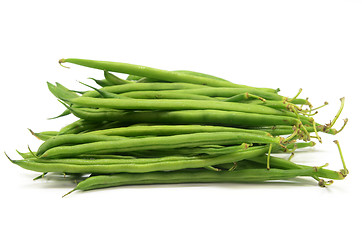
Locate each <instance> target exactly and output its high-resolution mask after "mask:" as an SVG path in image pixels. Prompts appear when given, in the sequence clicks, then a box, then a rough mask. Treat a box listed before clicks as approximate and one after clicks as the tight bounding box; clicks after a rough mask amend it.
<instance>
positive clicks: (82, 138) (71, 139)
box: [36, 134, 125, 156]
mask: <svg viewBox="0 0 362 240" xmlns="http://www.w3.org/2000/svg"><path fill="white" fill-rule="evenodd" d="M122 139H125V137H121V136H107V135H100V134H96V135H93V134H66V135H58V136H54V137H51V138H49V139H48V140H46V141H45V142H44V143H43V144H42V145H40V147H39V148H38V151H37V153H36V155H38V156H40V155H42V154H43V153H44V152H46V151H47V150H49V149H51V148H54V147H57V146H63V145H75V144H83V143H90V142H100V141H117V140H122Z"/></svg>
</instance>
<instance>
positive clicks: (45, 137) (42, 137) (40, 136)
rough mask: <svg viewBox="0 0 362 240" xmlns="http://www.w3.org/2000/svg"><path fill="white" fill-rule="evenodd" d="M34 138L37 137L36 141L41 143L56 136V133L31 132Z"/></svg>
mask: <svg viewBox="0 0 362 240" xmlns="http://www.w3.org/2000/svg"><path fill="white" fill-rule="evenodd" d="M31 133H32V134H33V135H34V136H35V137H37V138H38V139H40V140H42V141H46V140H48V139H49V138H51V137H54V136H56V135H58V133H59V132H58V131H44V132H38V133H35V132H31Z"/></svg>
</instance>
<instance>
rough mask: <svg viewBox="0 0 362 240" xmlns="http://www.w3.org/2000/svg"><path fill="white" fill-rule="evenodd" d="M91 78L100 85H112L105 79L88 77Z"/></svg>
mask: <svg viewBox="0 0 362 240" xmlns="http://www.w3.org/2000/svg"><path fill="white" fill-rule="evenodd" d="M88 79H91V80H93V81H94V82H95V83H97V84H98V85H99V86H100V87H107V86H112V85H113V84H112V83H110V82H108V81H107V80H106V79H103V80H97V79H95V78H88Z"/></svg>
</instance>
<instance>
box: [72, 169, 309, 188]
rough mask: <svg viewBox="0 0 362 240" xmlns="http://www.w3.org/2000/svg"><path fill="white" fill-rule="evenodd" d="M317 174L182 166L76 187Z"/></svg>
mask: <svg viewBox="0 0 362 240" xmlns="http://www.w3.org/2000/svg"><path fill="white" fill-rule="evenodd" d="M314 174H316V173H315V172H314V171H313V170H311V169H293V170H280V169H270V170H266V169H246V170H238V171H219V172H216V171H209V170H203V169H197V170H196V169H195V170H194V171H187V170H182V171H172V172H151V173H140V174H136V173H120V174H112V175H99V176H93V177H89V178H87V179H85V180H83V181H81V182H80V183H78V185H77V186H76V188H75V189H74V190H83V191H85V190H92V189H98V188H106V187H115V186H124V185H146V184H176V183H242V182H265V181H269V180H286V179H291V178H295V177H298V176H313V175H314ZM74 190H73V191H74Z"/></svg>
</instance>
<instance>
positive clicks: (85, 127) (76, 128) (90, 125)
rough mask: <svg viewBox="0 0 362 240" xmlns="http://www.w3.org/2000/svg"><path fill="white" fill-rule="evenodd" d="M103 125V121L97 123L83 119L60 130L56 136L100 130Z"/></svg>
mask: <svg viewBox="0 0 362 240" xmlns="http://www.w3.org/2000/svg"><path fill="white" fill-rule="evenodd" d="M104 124H105V122H104V119H103V121H98V122H90V121H87V120H84V119H79V120H77V121H74V122H72V123H70V124H68V125H66V126H64V127H63V128H61V129H60V130H59V132H58V135H63V134H77V133H81V132H84V131H92V130H95V129H100V128H101V126H103V125H104ZM118 126H119V125H118Z"/></svg>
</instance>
